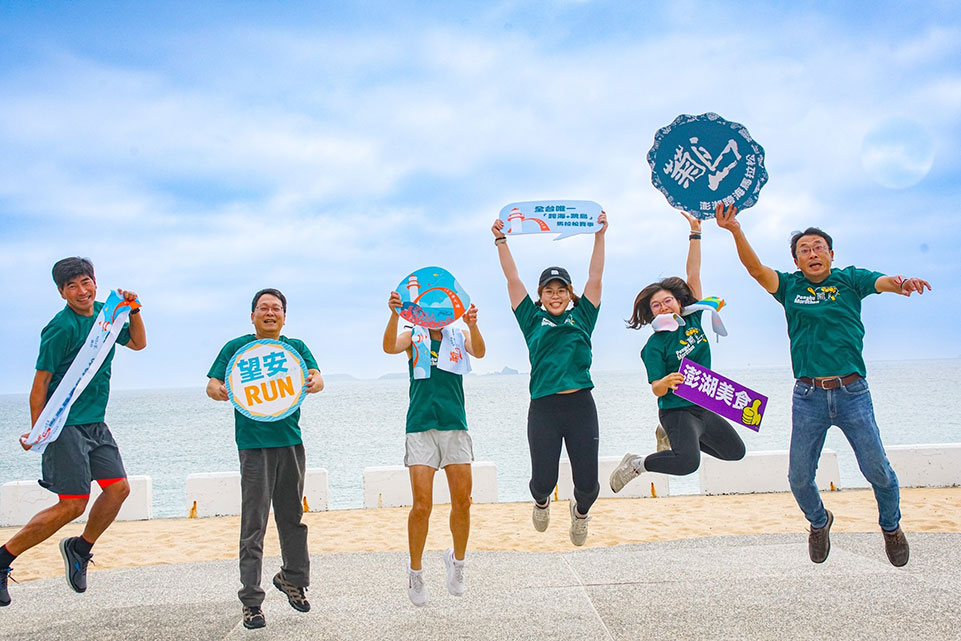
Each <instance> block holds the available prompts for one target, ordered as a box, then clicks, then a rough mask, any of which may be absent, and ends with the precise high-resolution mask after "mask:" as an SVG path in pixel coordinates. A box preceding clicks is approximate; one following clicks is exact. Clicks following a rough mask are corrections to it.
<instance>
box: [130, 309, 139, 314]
mask: <svg viewBox="0 0 961 641" xmlns="http://www.w3.org/2000/svg"><path fill="white" fill-rule="evenodd" d="M139 313H140V308H139V307H138V308H137V309H134V310H131V311H130V315H131V316H136V315H137V314H139Z"/></svg>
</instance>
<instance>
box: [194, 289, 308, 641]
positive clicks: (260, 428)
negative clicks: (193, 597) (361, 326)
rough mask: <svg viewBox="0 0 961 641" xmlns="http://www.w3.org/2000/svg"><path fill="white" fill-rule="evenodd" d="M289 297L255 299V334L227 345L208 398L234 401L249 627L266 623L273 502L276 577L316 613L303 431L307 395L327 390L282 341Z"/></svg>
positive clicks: (288, 341)
mask: <svg viewBox="0 0 961 641" xmlns="http://www.w3.org/2000/svg"><path fill="white" fill-rule="evenodd" d="M286 314H287V299H286V298H285V297H284V295H283V294H282V293H281V292H280V291H279V290H276V289H262V290H260V291H259V292H257V293H256V294H255V295H254V299H253V302H252V303H251V314H250V320H251V322H252V323H253V325H254V328H255V333H254V334H246V335H244V336H240V337H238V338H235V339H233V340H232V341H230V342H228V343H227V344H226V345H224V347H223V349H221V350H220V353H219V354H218V355H217V359H216V360H215V361H214V364H213V365H212V366H211V368H210V371H209V372H207V376H208V378H209V379H210V380H209V381H208V383H207V396H209V397H210V398H212V399H214V400H215V401H231V402H232V403H233V404H234V406H235V410H234V435H235V439H236V441H237V449H238V450H239V454H240V488H241V512H240V581H241V583H242V584H243V587H242V588H241V589H240V591H239V592H238V596H239V597H240V602H241V603H242V604H243V616H244V619H243V623H244V627H246V628H250V629H253V628H262V627H264V626H265V625H266V624H267V623H266V619H265V618H264V613H263V610H262V609H261V604H262V603H263V601H264V596H265V595H264V590H263V589H262V588H261V587H260V575H261V568H262V566H263V556H264V534H265V533H266V530H267V518H268V516H269V514H270V506H271V503H273V508H274V521H275V522H276V524H277V532H278V534H279V538H280V549H281V553H282V555H283V559H284V565H283V566H282V568H281V570H280V572H278V573H277V574H276V575H275V576H274V579H273V583H274V586H275V587H276V588H277V589H278V590H280V591H281V592H283V593H284V594H285V595H286V596H287V600H288V602H289V603H290V606H291V607H292V608H294V609H295V610H298V611H300V612H307V611H308V610H310V603H309V602H308V601H307V598H306V595H305V589H306V588H307V586H308V585H309V583H310V556H309V554H308V552H307V525H306V524H304V523H302V522H301V521H302V518H303V514H304V506H303V502H302V499H303V495H304V474H305V471H306V457H305V454H304V445H303V440H302V438H301V433H300V402H301V401H302V400H303V397H304V394H314V393H317V392H319V391H321V390H322V389H324V379H323V378H322V377H321V375H320V370H319V368H318V367H317V362H316V361H315V360H314V357H313V355H312V354H311V353H310V350H309V349H308V348H307V345H305V344H304V342H303V341H301V340H298V339H296V338H287V337H286V336H282V335H281V333H280V332H281V329H283V326H284V321H285V319H286Z"/></svg>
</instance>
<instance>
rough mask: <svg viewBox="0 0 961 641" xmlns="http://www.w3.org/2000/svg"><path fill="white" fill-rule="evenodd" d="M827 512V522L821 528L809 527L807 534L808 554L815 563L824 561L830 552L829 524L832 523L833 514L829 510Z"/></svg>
mask: <svg viewBox="0 0 961 641" xmlns="http://www.w3.org/2000/svg"><path fill="white" fill-rule="evenodd" d="M825 512H827V513H828V522H827V523H826V524H825V526H824V527H822V528H817V529H815V528H813V527H812V528H811V533H810V534H808V556H810V557H811V560H812V561H814V562H815V563H824V561H825V560H826V559H827V558H828V554H829V553H830V552H831V525H832V524H833V523H834V515H833V514H832V513H831V510H825Z"/></svg>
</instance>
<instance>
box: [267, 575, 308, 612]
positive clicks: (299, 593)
mask: <svg viewBox="0 0 961 641" xmlns="http://www.w3.org/2000/svg"><path fill="white" fill-rule="evenodd" d="M274 587H275V588H277V589H278V590H280V591H281V592H283V593H284V594H286V595H287V603H289V604H290V607H292V608H293V609H295V610H297V611H298V612H310V602H309V601H307V594H306V592H307V588H304V587H301V586H299V585H294V584H293V583H291V582H290V581H288V580H287V577H285V576H284V573H283V571H281V572H278V573H277V574H275V575H274Z"/></svg>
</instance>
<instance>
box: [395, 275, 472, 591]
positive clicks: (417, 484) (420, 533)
mask: <svg viewBox="0 0 961 641" xmlns="http://www.w3.org/2000/svg"><path fill="white" fill-rule="evenodd" d="M427 272H428V276H430V273H432V272H437V273H435V274H433V276H434V277H438V278H441V277H443V276H447V277H450V274H449V273H447V272H446V271H445V270H441V269H439V268H431V269H428V270H427ZM422 275H423V274H422ZM412 276H413V275H412ZM451 280H452V281H453V278H452V277H451ZM407 282H408V278H405V279H404V281H403V282H402V284H401V286H403V287H405V288H406V287H407V285H406V283H407ZM454 282H456V281H454ZM420 284H421V285H422V286H424V288H425V289H428V288H430V286H431V283H424V282H421V283H420ZM434 284H436V283H434ZM456 289H457V288H456V287H451V288H449V289H448V290H447V291H450V292H451V294H450V295H456V294H455V293H454V290H456ZM412 298H415V297H414V296H412ZM468 300H469V299H468ZM387 306H388V307H389V308H390V318H389V319H388V320H387V327H386V329H385V330H384V351H385V352H386V353H388V354H400V353H406V354H407V367H408V371H409V375H410V392H409V397H410V404H409V406H408V409H407V435H406V454H405V455H404V465H406V466H407V468H408V470H409V472H410V489H411V495H412V497H413V501H412V505H411V508H410V513H409V514H408V517H407V543H408V547H409V549H410V565H409V566H408V568H407V596H408V597H409V598H410V600H411V603H413V604H414V605H417V606H421V605H424V604H425V603H427V601H428V599H429V598H430V592H429V591H428V589H427V585H426V583H424V576H423V565H422V563H421V562H422V558H423V554H424V546H425V545H426V544H427V530H428V527H429V525H430V513H431V509H432V507H433V502H434V500H433V490H434V473H435V472H436V471H437V470H439V469H443V470H444V472H445V473H446V475H447V486H448V488H449V489H450V531H451V535H452V537H453V539H454V546H453V548H448V549H447V550H446V551H445V552H444V565H445V566H446V569H447V580H446V582H447V591H448V592H449V593H450V594H451V595H453V596H462V595H463V594H464V591H465V590H466V587H467V586H466V583H465V577H464V558H465V555H466V553H467V539H468V536H469V535H470V503H471V485H472V478H471V463H472V462H473V461H474V449H473V443H472V442H471V438H470V435H469V434H468V433H467V415H466V412H465V409H464V381H463V379H464V374H467V373H469V372H470V369H471V368H470V359H469V358H468V355H470V356H473V357H475V358H482V357H483V356H484V353H485V352H486V351H487V348H486V347H485V345H484V337H483V336H481V333H480V329H478V327H477V308H476V307H475V306H474V305H473V304H471V305H470V307H468V308H467V309H466V310H465V309H464V308H463V305H456V306H455V308H456V309H457V311H459V313H455V314H454V315H452V316H451V317H449V319H448V320H447V321H444V323H445V324H447V325H449V323H453V322H454V321H456V320H457V318H460V317H461V315H463V319H464V322H465V323H466V324H467V329H468V331H464V330H460V329H455V328H453V327H449V326H445V325H444V324H441V325H440V326H438V324H439V323H437V322H434V321H433V320H430V319H424V320H423V321H422V322H426V323H429V325H427V326H423V325H413V326H412V327H411V328H410V329H407V330H405V331H402V332H400V334H398V333H397V324H398V319H399V317H400V315H399V312H401V311H403V310H404V308H403V300H402V297H401V294H400V292H398V291H392V292H391V293H390V297H389V299H388V301H387Z"/></svg>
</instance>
